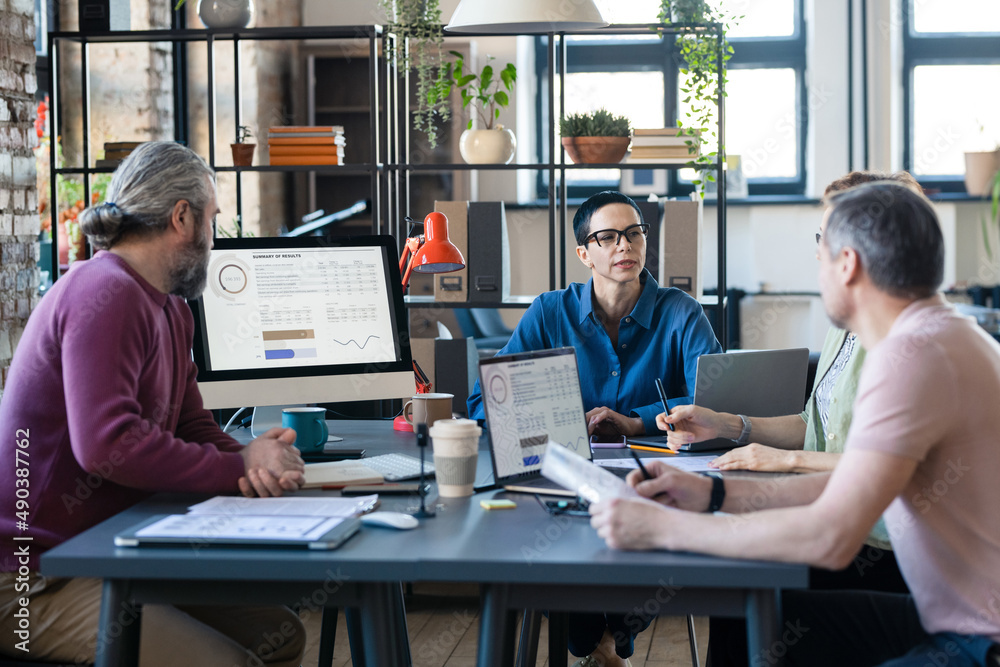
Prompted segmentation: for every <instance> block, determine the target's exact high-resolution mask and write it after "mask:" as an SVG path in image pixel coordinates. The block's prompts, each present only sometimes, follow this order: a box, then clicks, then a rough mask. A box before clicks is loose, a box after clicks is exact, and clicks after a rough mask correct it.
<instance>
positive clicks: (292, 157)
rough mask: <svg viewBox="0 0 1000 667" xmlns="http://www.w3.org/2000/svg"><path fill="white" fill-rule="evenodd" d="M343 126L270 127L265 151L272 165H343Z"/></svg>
mask: <svg viewBox="0 0 1000 667" xmlns="http://www.w3.org/2000/svg"><path fill="white" fill-rule="evenodd" d="M345 145H346V140H345V139H344V127H343V126H342V125H327V126H316V125H286V126H282V127H271V128H270V129H269V130H268V133H267V148H268V152H269V153H270V159H271V164H272V165H322V164H344V146H345Z"/></svg>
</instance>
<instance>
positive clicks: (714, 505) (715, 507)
mask: <svg viewBox="0 0 1000 667" xmlns="http://www.w3.org/2000/svg"><path fill="white" fill-rule="evenodd" d="M701 474H702V475H704V476H705V477H709V478H711V480H712V495H711V497H710V498H709V501H708V509H706V510H705V511H706V512H718V511H719V510H720V509H722V504H723V503H724V502H726V483H725V482H724V481H723V480H722V475H716V474H713V473H710V472H703V473H701Z"/></svg>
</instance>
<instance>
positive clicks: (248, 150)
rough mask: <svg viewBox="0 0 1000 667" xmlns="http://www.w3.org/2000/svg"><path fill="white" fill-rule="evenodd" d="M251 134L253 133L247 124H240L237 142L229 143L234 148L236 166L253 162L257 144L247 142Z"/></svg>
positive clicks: (244, 165)
mask: <svg viewBox="0 0 1000 667" xmlns="http://www.w3.org/2000/svg"><path fill="white" fill-rule="evenodd" d="M251 136H253V133H252V132H250V128H249V127H247V126H246V125H240V126H239V127H237V128H236V143H234V144H229V146H230V147H231V148H232V149H233V166H234V167H249V166H250V163H251V162H253V152H254V149H255V148H257V144H251V143H248V142H247V139H249V138H250V137H251Z"/></svg>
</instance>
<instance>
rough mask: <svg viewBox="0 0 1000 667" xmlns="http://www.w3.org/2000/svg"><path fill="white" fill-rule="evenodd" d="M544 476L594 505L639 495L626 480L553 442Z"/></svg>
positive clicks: (545, 460) (544, 462)
mask: <svg viewBox="0 0 1000 667" xmlns="http://www.w3.org/2000/svg"><path fill="white" fill-rule="evenodd" d="M542 475H544V476H545V477H546V478H547V479H551V480H552V481H553V482H555V483H556V484H558V485H560V486H562V487H564V488H567V489H570V490H571V491H576V494H577V495H578V496H580V497H581V498H584V499H586V500H588V501H590V502H592V503H596V502H599V501H601V500H606V499H608V498H617V497H623V496H624V497H628V496H635V495H636V492H635V490H633V489H632V487H630V486H629V485H628V484H626V483H625V480H623V479H621V478H619V477H616V476H615V475H614V474H612V473H610V472H608V471H607V470H604V469H603V468H601V467H599V466H596V465H594V464H593V463H591V462H590V461H588V460H587V459H585V458H583V457H582V456H580V455H579V454H574V453H573V452H571V451H570V450H568V449H566V448H565V447H563V446H562V445H558V444H556V443H553V442H550V443H549V444H548V446H547V447H546V448H545V458H544V459H543V460H542Z"/></svg>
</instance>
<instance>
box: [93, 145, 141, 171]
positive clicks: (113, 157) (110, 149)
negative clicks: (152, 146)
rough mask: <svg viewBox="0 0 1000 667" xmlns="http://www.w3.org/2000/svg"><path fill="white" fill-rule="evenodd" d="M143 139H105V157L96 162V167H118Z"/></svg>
mask: <svg viewBox="0 0 1000 667" xmlns="http://www.w3.org/2000/svg"><path fill="white" fill-rule="evenodd" d="M142 143H145V142H142V141H105V142H104V158H103V159H101V160H97V162H96V163H94V166H95V167H98V168H101V167H116V168H117V167H118V165H119V164H121V161H122V160H124V159H125V158H127V157H128V156H129V153H131V152H132V151H133V150H135V149H136V148H137V147H138V146H139V144H142Z"/></svg>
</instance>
